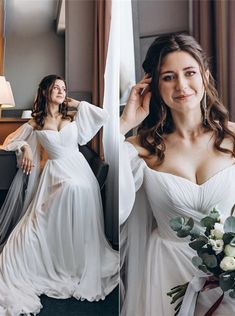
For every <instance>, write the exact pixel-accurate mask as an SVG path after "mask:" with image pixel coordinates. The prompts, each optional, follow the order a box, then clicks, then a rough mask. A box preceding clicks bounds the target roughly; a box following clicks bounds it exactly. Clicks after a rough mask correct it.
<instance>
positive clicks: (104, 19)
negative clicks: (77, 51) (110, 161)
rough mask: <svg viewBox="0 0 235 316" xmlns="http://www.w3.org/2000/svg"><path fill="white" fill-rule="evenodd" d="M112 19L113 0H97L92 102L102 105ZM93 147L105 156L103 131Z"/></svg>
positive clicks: (94, 140)
mask: <svg viewBox="0 0 235 316" xmlns="http://www.w3.org/2000/svg"><path fill="white" fill-rule="evenodd" d="M110 21H111V0H95V19H94V55H93V56H94V59H93V60H94V67H93V89H92V103H93V104H95V105H97V106H99V107H102V106H103V97H104V72H105V64H106V56H107V49H108V39H109V31H110ZM92 148H93V149H94V150H95V151H96V152H97V153H99V155H100V157H101V158H103V147H102V131H101V132H100V133H99V135H98V136H97V137H95V138H94V139H93V141H92Z"/></svg>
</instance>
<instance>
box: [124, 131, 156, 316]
mask: <svg viewBox="0 0 235 316" xmlns="http://www.w3.org/2000/svg"><path fill="white" fill-rule="evenodd" d="M119 149H120V156H119V158H120V159H119V172H120V173H119V210H120V224H121V227H120V259H121V260H120V267H121V281H120V300H121V316H132V315H137V314H138V315H144V304H145V302H144V300H143V295H142V294H141V293H143V292H144V288H145V286H146V284H145V279H146V278H145V269H144V267H145V264H146V256H147V248H148V241H149V238H150V235H151V232H152V228H153V215H152V210H151V207H150V204H149V201H148V198H147V195H146V192H145V187H144V170H145V168H146V164H145V162H144V160H143V159H142V158H140V157H139V155H138V152H137V150H136V149H135V147H134V146H133V145H132V144H130V143H129V142H125V141H124V137H123V136H121V137H120V147H119ZM139 306H142V307H143V311H142V310H141V311H140V310H139Z"/></svg>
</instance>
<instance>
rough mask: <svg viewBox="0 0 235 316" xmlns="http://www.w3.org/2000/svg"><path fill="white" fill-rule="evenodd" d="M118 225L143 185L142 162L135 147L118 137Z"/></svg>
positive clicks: (125, 216) (125, 217) (126, 215)
mask: <svg viewBox="0 0 235 316" xmlns="http://www.w3.org/2000/svg"><path fill="white" fill-rule="evenodd" d="M119 150H120V152H119V166H120V167H119V223H120V225H122V224H123V223H124V222H125V221H126V220H127V218H128V217H129V215H130V213H131V210H132V208H133V205H134V202H135V198H136V192H137V191H138V190H139V189H140V187H141V185H142V183H143V169H144V166H145V164H144V161H143V159H141V158H140V157H139V156H138V152H137V150H136V149H135V147H134V146H133V145H132V144H131V143H129V142H126V141H125V137H124V136H123V135H120V145H119Z"/></svg>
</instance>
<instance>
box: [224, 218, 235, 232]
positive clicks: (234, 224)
mask: <svg viewBox="0 0 235 316" xmlns="http://www.w3.org/2000/svg"><path fill="white" fill-rule="evenodd" d="M224 232H225V233H235V217H233V216H229V217H228V218H227V219H226V220H225V222H224Z"/></svg>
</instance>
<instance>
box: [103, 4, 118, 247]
mask: <svg viewBox="0 0 235 316" xmlns="http://www.w3.org/2000/svg"><path fill="white" fill-rule="evenodd" d="M119 14H120V3H119V1H118V0H117V1H116V0H114V1H112V8H111V25H110V33H109V44H108V53H107V59H106V67H105V74H104V103H103V108H104V109H105V110H106V111H107V112H108V113H109V120H108V123H107V124H105V127H104V131H103V143H104V156H105V160H106V161H107V162H108V163H109V173H108V178H107V183H106V214H105V226H106V230H105V231H106V234H107V237H108V238H109V239H111V240H112V241H113V243H114V244H118V235H119V229H118V143H119V142H118V133H119V132H118V131H119V124H118V117H119V64H120V29H119V16H120V15H119Z"/></svg>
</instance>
